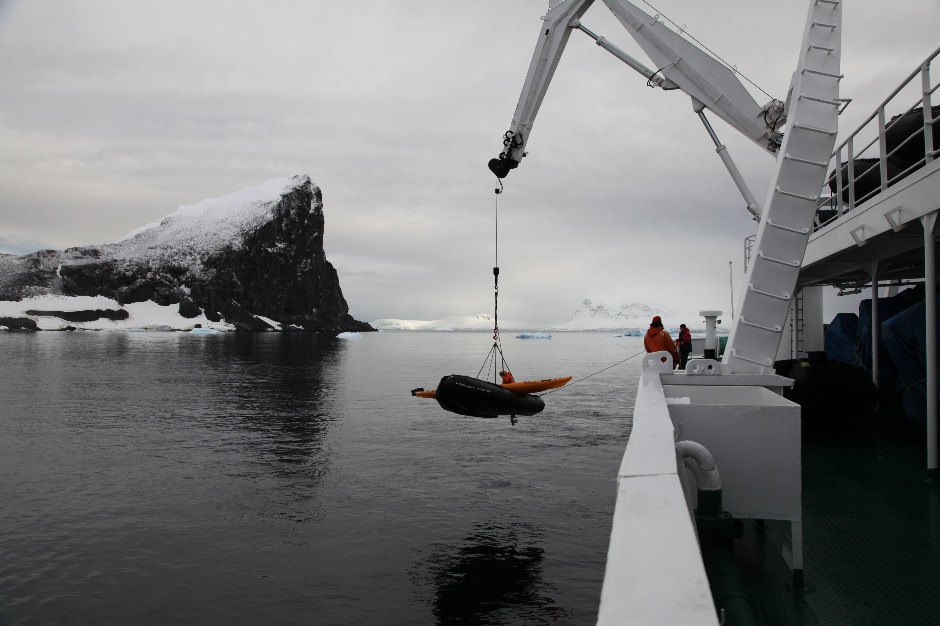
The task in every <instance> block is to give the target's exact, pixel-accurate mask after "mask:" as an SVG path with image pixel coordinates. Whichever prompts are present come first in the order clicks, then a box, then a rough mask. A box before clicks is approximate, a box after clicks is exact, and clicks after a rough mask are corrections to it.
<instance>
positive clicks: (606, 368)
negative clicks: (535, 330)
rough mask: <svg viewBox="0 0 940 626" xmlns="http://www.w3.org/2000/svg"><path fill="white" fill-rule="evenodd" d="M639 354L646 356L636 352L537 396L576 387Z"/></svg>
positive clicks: (644, 351)
mask: <svg viewBox="0 0 940 626" xmlns="http://www.w3.org/2000/svg"><path fill="white" fill-rule="evenodd" d="M641 354H646V350H643V352H637V353H636V354H633V355H630V356H628V357H627V358H625V359H624V360H623V361H619V362H617V363H614V364H613V365H608V366H607V367H605V368H604V369H602V370H598V371H596V372H594V373H593V374H588V375H587V376H585V377H584V378H579V379H578V380H576V381H574V382H573V383H568V384H567V385H565V386H564V387H558V388H557V389H552V390H550V391H546V392H545V393H540V394H538V395H539V397H541V396H547V395H548V394H550V393H555V392H556V391H561V390H562V389H568V388H569V387H571V386H573V385H577V384H578V383H580V382H582V381H585V380H587V379H588V378H590V377H591V376H597V375H598V374H600V373H601V372H606V371H607V370H609V369H610V368H612V367H617V366H618V365H621V364H623V363H626V362H627V361H629V360H630V359H635V358H636V357H638V356H640V355H641Z"/></svg>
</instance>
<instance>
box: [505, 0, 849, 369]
mask: <svg viewBox="0 0 940 626" xmlns="http://www.w3.org/2000/svg"><path fill="white" fill-rule="evenodd" d="M593 2H594V0H551V2H550V4H549V11H548V13H547V14H546V15H545V16H544V17H542V21H543V25H542V27H541V28H540V30H539V35H538V42H537V43H536V47H535V53H534V55H533V56H532V61H531V63H530V64H529V71H528V74H527V75H526V79H525V83H524V85H523V88H522V94H521V96H520V97H519V102H518V104H517V105H516V112H515V114H514V115H513V120H512V124H511V125H510V128H509V130H508V131H506V133H505V134H504V136H503V150H502V152H501V153H500V154H499V157H498V158H495V159H492V160H490V162H489V168H490V170H491V171H492V172H493V173H494V174H495V175H496V176H497V177H499V178H505V177H506V176H507V175H508V174H509V172H510V171H511V170H513V169H515V168H516V167H518V166H519V163H520V161H521V160H522V158H523V157H524V156H525V155H526V153H525V147H526V143H527V142H528V140H529V136H530V134H531V132H532V125H533V122H534V120H535V116H536V115H537V114H538V110H539V107H540V106H541V104H542V99H543V98H544V97H545V94H546V92H547V90H548V86H549V84H550V83H551V80H552V76H553V75H554V73H555V68H556V67H557V65H558V61H559V59H560V58H561V55H562V53H563V52H564V49H565V46H566V44H567V42H568V37H569V36H570V35H571V32H572V31H573V30H575V29H578V30H581V31H583V32H584V33H586V34H587V35H589V36H590V37H591V38H593V39H594V40H595V41H596V43H597V45H599V46H601V47H602V48H604V49H605V50H607V51H609V52H611V53H612V54H613V55H614V56H616V57H617V58H619V59H620V60H622V61H623V62H624V63H626V64H627V65H629V66H630V67H631V68H633V69H634V70H636V71H637V72H639V73H640V74H642V75H643V76H644V77H645V78H646V79H647V83H648V84H649V85H650V86H653V87H660V88H662V89H665V90H681V91H683V92H684V93H686V94H688V95H689V96H690V97H691V99H692V108H693V110H694V112H695V113H696V114H697V115H698V116H699V118H700V119H701V120H702V123H703V124H704V125H705V128H706V129H707V131H708V133H709V135H710V137H711V138H712V141H714V143H715V146H716V151H717V152H718V154H719V155H720V157H721V159H722V161H723V162H724V164H725V167H726V168H727V169H728V172H729V174H730V175H731V178H732V180H734V183H735V185H736V186H737V187H738V190H739V191H740V192H741V195H742V196H743V197H744V200H745V204H746V206H747V209H748V211H750V212H751V214H752V215H754V217H755V218H758V219H759V220H760V227H759V230H758V235H757V240H756V242H755V248H754V255H755V259H756V260H755V261H754V262H753V263H752V264H751V266H750V267H749V269H748V274H747V277H746V279H745V285H744V288H743V289H742V294H741V296H740V298H739V301H738V307H737V310H738V311H739V314H738V318H737V320H735V322H734V326H733V328H732V332H731V339H730V341H729V344H728V347H727V349H726V351H725V357H724V366H725V368H726V369H727V370H728V371H729V372H734V373H739V374H747V373H766V372H771V371H772V370H773V361H774V355H775V354H776V351H777V346H778V345H779V343H780V335H781V332H782V330H783V325H784V323H785V320H786V316H787V312H788V311H789V308H790V302H791V301H792V298H793V293H794V290H795V288H796V281H797V277H798V274H799V268H800V263H801V261H802V259H803V253H804V252H805V250H806V243H807V240H808V238H809V233H810V231H811V225H812V220H813V216H814V214H815V212H816V203H817V200H818V195H819V190H820V189H821V188H822V185H823V181H824V179H825V175H826V169H827V166H828V162H829V158H830V156H831V154H832V149H833V146H834V144H835V137H836V132H837V129H838V112H839V107H840V102H839V100H838V98H839V79H840V78H841V75H839V64H840V42H841V31H842V27H841V20H842V7H841V2H840V0H810V8H809V12H808V16H807V22H806V29H805V31H804V35H803V46H802V49H801V53H800V61H799V64H798V66H797V71H796V72H795V73H794V75H793V79H792V80H791V83H790V89H789V92H788V94H787V98H786V102H780V101H779V100H771V101H769V102H768V103H766V104H765V105H763V106H761V105H759V104H757V102H756V101H755V100H754V99H753V98H752V97H751V95H750V94H749V93H748V91H747V90H746V89H745V88H744V86H743V85H742V84H741V82H740V81H739V80H738V77H737V76H736V75H735V72H734V71H732V70H731V69H729V68H728V67H727V66H726V65H724V64H723V63H721V62H720V61H718V60H716V59H715V58H713V57H712V56H711V55H709V54H707V53H706V52H705V51H703V50H701V49H700V48H698V47H697V46H695V45H694V44H692V43H691V42H689V41H688V40H686V39H685V38H683V37H682V36H680V35H679V34H677V33H675V32H674V31H672V30H671V29H670V28H669V27H667V26H666V25H665V24H664V23H662V22H661V21H660V20H659V16H658V15H657V16H650V15H648V14H647V13H645V12H643V11H642V10H640V9H639V8H638V7H636V6H635V5H633V4H632V3H630V2H627V0H603V2H604V4H605V5H607V8H608V9H610V11H611V12H612V13H613V14H614V15H615V16H616V17H617V19H618V20H619V21H620V23H621V24H622V25H623V26H624V28H625V29H626V30H627V32H628V33H629V34H630V35H631V36H632V37H633V38H634V39H635V40H636V41H637V43H638V44H639V45H640V47H641V48H642V49H643V51H644V52H645V53H646V54H647V55H648V56H649V57H650V59H651V60H652V61H653V63H654V66H655V67H657V68H659V69H657V70H656V71H653V70H651V69H649V68H648V67H646V66H644V65H643V64H642V63H640V62H639V61H637V60H636V59H634V58H633V57H631V56H630V55H628V54H627V53H626V52H624V51H622V50H620V49H618V48H617V47H616V46H614V45H613V44H611V43H610V42H608V41H607V40H606V39H604V38H603V37H599V36H597V35H595V34H594V33H592V32H591V31H589V30H588V29H587V28H585V27H584V26H582V25H581V17H582V16H583V15H584V13H585V11H587V10H588V8H590V6H591V5H592V4H593ZM705 109H708V110H709V111H711V112H713V113H714V114H715V115H718V116H719V117H721V118H722V119H723V120H725V121H726V122H727V123H728V124H730V125H731V126H732V127H733V128H735V129H737V130H738V131H739V132H741V133H742V134H743V135H745V136H746V137H748V138H750V139H751V140H752V141H754V142H755V143H757V144H758V145H759V146H761V147H762V148H763V149H764V150H766V151H767V152H769V153H770V154H773V155H776V157H777V172H776V174H775V176H774V178H773V180H772V182H771V187H770V190H769V192H768V194H767V199H766V201H765V203H764V208H763V209H762V208H761V206H760V205H759V204H758V202H757V200H756V199H755V197H754V195H753V194H752V193H751V191H750V189H748V187H747V184H746V183H745V182H744V179H743V178H742V176H741V174H740V172H739V171H738V169H737V167H736V166H735V164H734V161H733V160H732V159H731V156H730V155H729V154H728V151H727V148H725V146H724V145H722V143H721V142H720V141H719V139H718V136H717V135H716V134H715V131H714V129H713V128H712V126H711V125H710V124H709V122H708V119H707V118H706V117H705ZM784 123H786V132H785V133H781V132H780V130H779V128H780V126H781V125H782V124H784Z"/></svg>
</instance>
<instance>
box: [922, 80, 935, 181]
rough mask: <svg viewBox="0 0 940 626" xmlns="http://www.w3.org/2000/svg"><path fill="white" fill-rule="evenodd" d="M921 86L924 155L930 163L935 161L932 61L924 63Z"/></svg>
mask: <svg viewBox="0 0 940 626" xmlns="http://www.w3.org/2000/svg"><path fill="white" fill-rule="evenodd" d="M921 84H922V85H923V88H924V89H923V91H924V101H923V106H924V154H925V155H926V159H927V160H926V162H927V163H930V162H931V161H933V149H934V148H933V107H931V106H930V94H931V92H932V89H931V87H930V61H927V62H926V63H924V66H923V68H921Z"/></svg>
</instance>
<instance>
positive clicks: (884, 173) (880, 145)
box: [813, 48, 940, 230]
mask: <svg viewBox="0 0 940 626" xmlns="http://www.w3.org/2000/svg"><path fill="white" fill-rule="evenodd" d="M937 56H940V48H937V49H936V50H934V51H933V52H932V53H931V54H930V55H929V56H928V57H927V58H926V59H925V60H924V61H923V62H922V63H921V64H920V65H919V66H918V67H917V69H915V70H914V71H912V72H911V73H910V74H908V76H907V77H906V78H905V79H904V80H903V81H901V83H900V84H899V85H898V87H897V88H895V89H894V91H892V92H891V94H890V95H889V96H888V97H887V98H885V99H884V100H883V101H882V102H881V104H880V105H879V106H878V107H877V108H876V109H875V111H874V112H873V113H872V114H871V115H869V116H868V117H867V118H865V120H864V121H863V122H862V123H861V124H860V125H859V126H858V128H856V129H855V131H854V132H852V133H851V134H849V135H848V136H847V137H846V138H845V139H844V140H843V141H842V143H840V144H839V145H838V146H837V147H836V148H835V150H834V151H833V152H832V156H831V157H830V164H832V167H834V170H833V171H834V174H830V176H829V177H827V178H826V182H825V183H824V186H823V191H824V192H823V193H821V194H819V202H818V203H817V206H816V209H817V214H816V219H814V221H813V229H814V230H818V229H819V228H822V227H823V226H826V225H828V224H831V223H833V222H834V221H836V220H838V219H840V218H841V217H842V216H843V215H844V214H845V213H847V212H849V211H852V210H854V209H855V208H856V207H858V206H860V205H862V204H864V203H865V202H867V201H869V200H871V199H872V198H874V197H875V196H877V195H878V194H880V193H881V192H882V191H884V190H885V189H886V188H887V187H890V186H891V185H893V184H895V183H897V182H898V181H900V180H901V179H903V178H905V177H906V176H908V175H910V174H911V173H912V172H914V171H915V170H917V169H919V168H921V167H924V166H925V165H926V164H928V163H930V162H931V161H933V159H934V158H935V157H937V155H938V152H940V151H938V150H937V149H936V148H937V146H934V145H933V135H932V130H933V126H934V124H936V123H938V121H940V120H938V119H937V118H934V116H933V111H932V108H931V95H932V94H933V92H934V91H936V90H937V89H938V88H940V83H938V84H937V85H933V84H932V83H931V81H930V64H931V61H933V60H934V59H935V58H937ZM918 75H920V76H921V77H922V82H923V85H922V89H921V97H920V98H918V99H917V100H916V101H915V102H914V103H913V104H912V105H910V106H909V107H907V108H906V109H905V110H904V111H903V112H902V113H900V114H898V115H896V116H895V119H894V120H893V121H889V122H888V123H887V124H886V123H885V117H886V111H885V107H886V106H888V105H889V104H891V103H892V102H893V101H894V99H895V98H896V97H897V96H898V94H900V93H901V91H902V90H904V89H905V88H906V87H908V86H909V85H911V83H912V81H914V80H915V79H916V78H917V76H918ZM918 106H920V107H922V109H923V111H924V115H923V122H922V123H921V124H919V125H917V127H916V128H915V129H914V130H913V131H912V132H911V134H909V135H908V136H906V137H902V138H901V140H900V141H898V142H895V141H894V139H893V138H892V139H891V142H892V143H893V144H895V145H893V146H892V149H891V150H890V151H889V150H888V149H887V144H888V141H889V140H888V137H887V135H888V133H889V132H891V131H892V129H894V128H895V126H896V125H897V124H898V123H899V122H900V121H901V118H902V117H904V116H907V115H909V114H910V113H912V112H913V111H914V110H915V109H916V108H917V107H918ZM875 121H876V122H877V125H878V128H877V133H876V134H875V137H874V138H873V139H871V140H870V141H869V142H868V143H866V144H865V145H864V147H862V148H861V149H860V150H859V149H858V148H857V146H855V145H854V144H855V139H857V138H858V136H859V134H860V133H862V132H863V131H865V130H868V129H870V128H871V124H872V122H875ZM918 136H921V137H923V141H924V152H923V156H921V158H920V159H919V160H913V161H912V160H911V158H912V157H915V156H916V155H908V157H907V159H905V160H904V161H900V160H901V159H902V158H903V157H902V156H901V155H903V154H904V152H905V148H907V151H908V152H909V151H910V150H911V149H912V148H913V145H912V143H911V141H912V140H913V139H915V138H916V137H918ZM876 145H877V158H875V157H876V155H875V154H874V153H871V155H870V156H864V155H866V153H867V151H868V150H869V149H870V148H872V147H873V146H876ZM843 151H844V152H845V157H846V160H845V161H843V160H842V157H843ZM863 156H864V158H866V159H871V160H872V161H874V162H873V163H871V165H869V166H867V167H863V171H861V172H859V171H857V166H858V165H859V164H858V163H857V162H856V161H857V160H858V159H859V158H860V157H863ZM899 161H900V162H899ZM876 168H877V169H876ZM843 170H845V171H843ZM833 178H834V179H835V183H836V184H835V187H836V189H835V191H832V190H831V188H830V187H829V182H830V179H833ZM863 179H864V180H865V181H866V183H867V184H866V187H868V185H872V186H873V188H871V189H868V190H867V191H866V190H864V189H863V190H859V192H858V193H859V194H860V195H858V196H857V195H856V187H857V186H858V184H859V182H860V181H862V180H863ZM876 181H877V184H875V182H876ZM843 196H844V197H843Z"/></svg>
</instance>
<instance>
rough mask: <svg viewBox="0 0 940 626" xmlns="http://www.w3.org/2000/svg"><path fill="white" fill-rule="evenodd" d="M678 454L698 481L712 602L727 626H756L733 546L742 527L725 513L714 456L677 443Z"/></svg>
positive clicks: (697, 513) (697, 521) (697, 518)
mask: <svg viewBox="0 0 940 626" xmlns="http://www.w3.org/2000/svg"><path fill="white" fill-rule="evenodd" d="M676 451H677V452H678V453H679V455H680V456H681V457H682V460H683V462H684V463H685V466H686V467H688V468H689V469H691V470H692V475H693V476H694V477H695V483H696V489H697V495H698V506H697V507H696V508H695V528H696V530H697V531H698V541H699V547H700V548H701V550H702V561H703V563H704V564H705V573H706V574H707V575H708V583H709V585H710V586H711V591H712V599H713V600H714V602H715V608H717V609H718V613H719V617H720V619H721V623H722V624H725V625H726V626H757V625H758V624H759V623H760V620H759V617H758V614H757V608H756V607H755V606H754V603H753V602H752V601H751V599H750V597H748V595H747V587H746V586H745V584H744V577H743V576H742V575H741V570H740V569H738V565H737V563H735V560H734V551H733V548H732V542H733V540H734V538H735V537H736V536H737V537H740V531H741V530H742V527H741V526H740V522H736V520H735V519H734V518H733V517H731V514H730V513H728V512H727V511H724V510H722V506H721V476H720V475H719V474H718V466H717V465H716V464H715V458H714V457H713V456H712V454H711V452H709V451H708V449H707V448H706V447H705V446H703V445H702V444H700V443H697V442H695V441H677V442H676Z"/></svg>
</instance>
